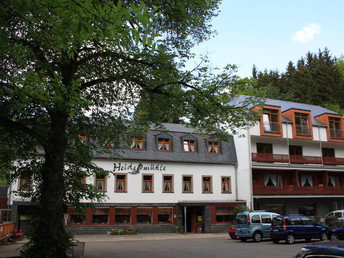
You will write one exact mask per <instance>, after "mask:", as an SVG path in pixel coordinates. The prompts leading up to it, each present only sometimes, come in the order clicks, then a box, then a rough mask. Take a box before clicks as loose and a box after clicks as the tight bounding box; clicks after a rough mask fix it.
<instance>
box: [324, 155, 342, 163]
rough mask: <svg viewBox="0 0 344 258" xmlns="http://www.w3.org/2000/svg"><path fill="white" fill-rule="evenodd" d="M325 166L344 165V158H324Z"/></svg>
mask: <svg viewBox="0 0 344 258" xmlns="http://www.w3.org/2000/svg"><path fill="white" fill-rule="evenodd" d="M323 160H324V165H344V158H335V157H323Z"/></svg>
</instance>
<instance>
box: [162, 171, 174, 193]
mask: <svg viewBox="0 0 344 258" xmlns="http://www.w3.org/2000/svg"><path fill="white" fill-rule="evenodd" d="M162 192H163V193H173V176H172V175H163V185H162Z"/></svg>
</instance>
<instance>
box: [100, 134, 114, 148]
mask: <svg viewBox="0 0 344 258" xmlns="http://www.w3.org/2000/svg"><path fill="white" fill-rule="evenodd" d="M102 141H103V144H104V146H105V147H106V148H115V146H116V137H110V136H108V137H106V138H104V137H102Z"/></svg>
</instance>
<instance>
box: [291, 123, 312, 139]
mask: <svg viewBox="0 0 344 258" xmlns="http://www.w3.org/2000/svg"><path fill="white" fill-rule="evenodd" d="M295 129H296V135H298V136H310V135H311V130H310V127H309V125H298V124H296V125H295Z"/></svg>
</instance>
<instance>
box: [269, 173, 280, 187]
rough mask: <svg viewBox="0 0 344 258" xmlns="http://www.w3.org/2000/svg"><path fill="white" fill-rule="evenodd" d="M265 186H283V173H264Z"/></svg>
mask: <svg viewBox="0 0 344 258" xmlns="http://www.w3.org/2000/svg"><path fill="white" fill-rule="evenodd" d="M264 185H265V186H283V180H282V175H275V174H267V175H264Z"/></svg>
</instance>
